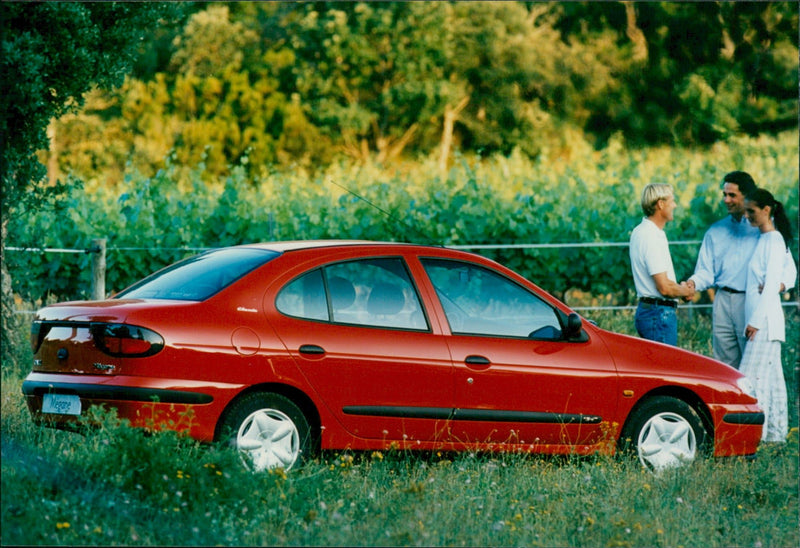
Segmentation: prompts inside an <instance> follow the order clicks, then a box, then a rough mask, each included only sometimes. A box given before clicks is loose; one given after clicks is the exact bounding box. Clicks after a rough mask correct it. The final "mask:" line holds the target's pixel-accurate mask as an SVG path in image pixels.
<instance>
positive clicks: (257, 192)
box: [7, 134, 798, 304]
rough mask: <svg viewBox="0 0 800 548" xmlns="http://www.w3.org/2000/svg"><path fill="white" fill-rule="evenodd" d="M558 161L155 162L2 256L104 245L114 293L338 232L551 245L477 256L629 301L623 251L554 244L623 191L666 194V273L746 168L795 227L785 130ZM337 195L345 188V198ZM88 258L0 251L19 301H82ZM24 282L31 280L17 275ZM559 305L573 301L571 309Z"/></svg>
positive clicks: (624, 221) (41, 215) (607, 223)
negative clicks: (207, 251) (211, 259)
mask: <svg viewBox="0 0 800 548" xmlns="http://www.w3.org/2000/svg"><path fill="white" fill-rule="evenodd" d="M570 155H571V158H570V161H569V162H563V161H560V160H559V161H555V162H545V161H544V160H537V161H531V160H529V159H527V158H526V157H525V155H522V154H514V155H511V156H510V157H504V156H499V155H498V156H493V157H490V158H484V159H472V160H471V159H469V158H467V157H463V156H462V157H459V159H458V161H457V162H456V164H455V165H454V166H453V168H452V169H451V170H450V172H449V173H448V174H447V178H446V179H445V180H440V179H439V178H438V177H435V176H434V177H432V176H431V173H436V172H437V169H436V168H435V159H428V160H423V161H421V162H420V164H418V165H411V164H407V165H406V166H405V170H404V171H402V172H401V171H399V170H389V169H382V168H379V167H375V166H373V167H369V166H367V167H360V166H356V165H352V164H347V163H341V164H336V165H333V166H330V167H329V168H328V169H327V170H325V171H324V172H321V173H318V174H317V175H315V176H309V175H307V174H305V173H303V172H302V171H289V172H278V171H275V172H273V173H269V174H265V175H263V176H259V177H256V178H255V179H254V178H252V177H251V176H250V175H249V173H248V170H247V161H248V159H247V157H245V158H243V161H242V163H241V164H240V165H238V166H234V167H232V168H231V169H230V175H229V176H227V177H226V178H225V179H223V180H221V181H220V183H219V184H209V183H207V182H206V181H208V180H214V177H212V176H210V175H209V174H208V171H207V168H206V166H205V164H203V163H200V164H198V165H197V166H196V167H194V168H191V169H190V168H188V167H186V166H182V165H178V164H175V163H173V161H172V160H171V159H168V161H167V163H166V165H165V167H164V169H162V170H160V171H159V172H158V173H156V174H155V175H154V176H152V177H147V176H144V175H142V174H137V173H131V174H128V175H127V176H126V182H125V191H124V192H119V191H116V190H114V189H112V188H109V187H97V188H95V189H94V190H93V191H92V192H84V191H80V190H79V189H78V188H77V186H76V185H72V187H73V190H72V191H71V192H70V193H68V194H66V195H65V196H64V198H63V200H62V202H61V205H60V206H59V207H57V208H51V209H46V210H41V211H38V212H35V213H32V214H31V215H30V216H23V217H20V218H18V219H14V220H13V221H12V223H11V224H10V225H9V238H8V245H9V246H18V247H32V248H38V247H53V248H71V249H87V248H88V247H90V244H91V241H92V240H93V239H95V238H106V239H107V247H108V250H109V251H108V258H107V288H108V290H109V291H119V290H121V289H123V288H124V287H126V286H127V285H129V284H131V283H133V282H134V281H136V280H138V279H140V278H142V277H144V276H145V275H147V274H149V273H151V272H154V271H155V270H157V269H158V268H161V267H163V266H166V265H167V264H169V263H171V262H173V261H175V260H177V259H178V258H181V257H183V256H186V255H187V254H191V253H194V252H195V251H196V250H198V249H202V248H210V247H219V246H226V245H235V244H242V243H250V242H257V241H270V240H286V239H313V238H341V239H372V240H390V241H414V242H419V243H429V244H436V245H454V246H474V245H480V244H551V245H552V246H553V247H546V248H537V249H505V250H492V249H481V250H479V252H481V253H484V254H486V255H488V256H490V257H492V258H494V259H496V260H498V261H500V262H501V263H503V264H505V265H507V266H509V267H511V268H512V269H514V270H517V271H518V272H520V273H522V274H523V275H525V276H526V277H528V278H529V279H531V280H532V281H534V282H535V283H537V284H539V285H540V286H541V287H542V288H544V289H545V290H547V291H550V292H552V293H554V294H556V295H558V296H561V297H564V296H565V295H566V294H567V293H569V292H570V291H572V290H580V291H583V292H587V293H589V294H592V295H594V296H601V295H606V294H613V295H615V300H614V302H610V303H608V304H627V303H628V302H630V300H632V299H633V297H634V295H633V284H632V283H631V278H630V264H629V260H628V251H627V248H626V247H625V246H624V245H621V246H614V247H594V248H592V247H566V248H565V247H559V246H558V244H587V243H592V242H597V243H605V242H612V243H620V244H625V243H626V242H627V241H628V237H629V234H630V231H631V230H632V229H633V227H635V226H636V225H637V224H638V223H639V221H640V220H641V217H642V213H641V211H640V208H639V205H638V203H639V194H640V192H641V189H642V188H644V186H645V185H646V184H647V183H649V182H653V181H661V182H667V183H669V184H671V185H672V186H673V187H674V188H675V190H676V198H677V201H678V203H679V205H680V207H679V209H678V210H677V212H676V220H675V221H674V222H673V223H670V224H669V225H668V226H667V233H668V236H669V239H670V241H672V242H673V245H672V246H671V251H672V255H673V260H674V262H675V267H676V274H677V276H678V277H679V278H680V279H685V278H686V277H688V276H689V275H690V274H691V273H692V271H693V270H694V263H695V260H696V254H697V244H694V245H681V244H679V243H677V242H679V241H695V242H697V241H699V240H700V239H702V236H703V234H704V232H705V230H706V229H707V228H708V226H709V225H710V224H711V223H712V222H713V221H714V220H716V219H718V218H720V217H721V216H723V215H724V211H723V210H722V207H721V190H720V181H721V180H722V177H723V175H724V174H725V173H727V172H728V171H732V170H733V169H746V170H747V171H749V172H750V173H752V174H753V176H754V177H755V179H756V181H757V182H758V183H759V184H763V185H764V186H766V187H767V188H768V189H770V190H771V191H772V192H773V193H774V194H775V195H776V196H778V197H780V199H781V200H782V201H783V202H784V203H785V204H786V205H787V209H788V212H789V218H790V219H792V220H793V222H794V223H795V225H794V230H795V234H796V233H797V226H796V219H797V203H798V188H797V180H798V167H797V166H798V157H797V148H796V142H795V136H794V135H793V134H785V135H783V136H782V137H781V138H780V139H766V138H762V139H758V140H753V139H738V140H735V141H733V142H732V143H731V144H730V145H717V146H715V147H714V148H712V149H709V150H686V149H661V148H654V149H648V150H642V151H638V152H636V153H631V152H629V151H628V150H626V149H625V147H624V146H623V144H622V143H621V142H620V141H613V142H611V143H610V144H609V146H608V147H607V148H605V149H603V150H601V151H599V152H594V151H592V150H591V148H585V149H584V148H580V147H579V146H578V145H575V146H574V148H573V150H571V152H570ZM345 189H346V190H345ZM90 261H91V257H90V256H88V255H57V254H51V253H32V252H28V253H24V252H9V253H8V259H7V262H8V268H9V270H10V271H11V273H12V275H13V279H14V284H15V285H14V289H15V291H16V292H17V293H18V294H19V295H21V296H22V297H23V298H24V299H25V300H28V301H37V300H39V301H41V300H42V299H45V298H47V295H48V294H52V295H56V296H57V297H58V298H60V299H64V298H79V297H83V296H86V295H87V294H88V292H89V289H88V282H89V275H90V272H89V264H90ZM30 272H33V273H36V274H35V275H33V276H30V275H27V276H26V275H22V273H30ZM572 304H574V303H572Z"/></svg>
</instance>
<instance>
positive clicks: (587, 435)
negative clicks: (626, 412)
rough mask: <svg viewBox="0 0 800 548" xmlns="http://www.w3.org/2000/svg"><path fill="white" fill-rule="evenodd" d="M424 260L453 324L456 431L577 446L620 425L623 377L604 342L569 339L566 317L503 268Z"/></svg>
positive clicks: (462, 436) (470, 438)
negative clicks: (619, 377) (619, 396)
mask: <svg viewBox="0 0 800 548" xmlns="http://www.w3.org/2000/svg"><path fill="white" fill-rule="evenodd" d="M422 263H423V266H424V268H425V271H426V272H427V274H428V276H429V278H430V280H431V282H432V284H433V286H434V289H435V291H436V293H437V295H438V297H439V300H440V302H441V305H442V308H443V310H444V313H445V316H446V317H447V321H448V323H449V324H450V329H451V331H452V335H451V336H450V337H448V344H449V347H450V351H451V354H452V357H453V362H454V368H455V412H454V420H453V422H452V432H451V433H452V436H454V438H455V439H457V440H460V441H463V442H465V443H469V444H481V443H485V442H490V443H518V444H523V445H524V446H541V445H550V446H554V445H560V446H563V450H564V451H567V450H570V449H569V448H570V447H573V446H576V445H588V444H595V443H597V442H598V441H599V440H601V439H602V438H603V436H604V435H606V430H608V429H613V428H614V426H613V425H611V424H609V418H610V417H613V414H614V412H615V410H616V391H617V388H616V387H617V375H616V371H615V368H614V365H613V362H612V360H611V357H610V356H609V354H608V352H607V350H606V348H605V346H604V345H603V344H602V343H594V342H592V341H590V340H588V337H587V336H586V335H585V333H584V336H583V337H582V338H581V339H577V340H566V339H565V338H564V337H563V336H562V330H563V327H562V324H563V323H564V319H563V318H564V317H565V315H564V314H563V313H560V312H558V311H557V310H556V309H555V308H554V307H553V306H552V305H551V304H549V303H548V302H546V301H545V300H544V299H543V298H541V297H539V296H538V295H536V293H535V292H533V291H532V290H530V289H528V288H526V287H523V286H522V285H520V284H518V283H516V282H515V281H513V280H511V279H509V278H507V277H505V276H504V275H502V274H500V273H499V272H497V271H494V270H491V269H489V268H487V267H484V266H481V265H477V264H473V263H466V262H461V261H452V260H441V259H422ZM551 450H554V451H558V449H556V448H554V447H553V448H551Z"/></svg>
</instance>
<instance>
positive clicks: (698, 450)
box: [620, 396, 710, 472]
mask: <svg viewBox="0 0 800 548" xmlns="http://www.w3.org/2000/svg"><path fill="white" fill-rule="evenodd" d="M620 445H621V448H622V450H623V452H625V453H628V454H631V455H635V456H636V457H637V458H638V459H639V462H640V463H641V464H642V466H644V467H645V468H646V469H648V470H650V471H653V472H659V471H661V470H664V469H667V468H676V467H680V466H684V465H687V464H689V463H691V462H692V461H694V460H695V459H696V458H698V457H704V456H706V455H707V454H708V448H709V445H710V444H709V436H708V433H707V432H706V428H705V427H704V426H703V421H702V420H701V419H700V417H699V416H698V414H697V412H696V411H695V410H694V409H693V408H692V407H691V406H690V405H689V404H687V403H686V402H684V401H683V400H679V399H677V398H673V397H669V396H656V397H653V398H650V399H648V400H647V401H645V402H644V403H643V404H642V405H641V406H639V407H638V408H636V409H635V410H634V411H633V414H632V415H631V417H630V419H629V420H628V422H627V423H626V425H625V428H624V429H623V431H622V436H621V437H620Z"/></svg>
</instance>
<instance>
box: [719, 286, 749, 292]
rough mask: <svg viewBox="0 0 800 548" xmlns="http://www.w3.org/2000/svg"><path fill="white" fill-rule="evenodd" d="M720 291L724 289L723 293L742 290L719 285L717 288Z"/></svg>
mask: <svg viewBox="0 0 800 548" xmlns="http://www.w3.org/2000/svg"><path fill="white" fill-rule="evenodd" d="M717 289H719V290H720V291H724V292H725V293H744V291H739V290H738V289H731V288H730V287H719V288H717Z"/></svg>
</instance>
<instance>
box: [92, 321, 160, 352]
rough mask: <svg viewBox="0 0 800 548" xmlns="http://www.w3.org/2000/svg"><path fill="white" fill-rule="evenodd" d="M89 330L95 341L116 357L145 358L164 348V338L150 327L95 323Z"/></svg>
mask: <svg viewBox="0 0 800 548" xmlns="http://www.w3.org/2000/svg"><path fill="white" fill-rule="evenodd" d="M89 330H90V331H91V333H92V337H93V338H94V343H95V345H96V346H97V348H99V349H100V350H102V351H103V352H105V353H106V354H108V355H109V356H114V357H116V358H144V357H147V356H152V355H153V354H156V353H158V352H159V351H160V350H161V349H162V348H164V339H163V338H162V337H161V335H159V334H158V333H156V332H155V331H152V330H150V329H146V328H144V327H137V326H135V325H127V324H123V323H93V324H92V325H91V326H90V328H89Z"/></svg>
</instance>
